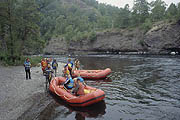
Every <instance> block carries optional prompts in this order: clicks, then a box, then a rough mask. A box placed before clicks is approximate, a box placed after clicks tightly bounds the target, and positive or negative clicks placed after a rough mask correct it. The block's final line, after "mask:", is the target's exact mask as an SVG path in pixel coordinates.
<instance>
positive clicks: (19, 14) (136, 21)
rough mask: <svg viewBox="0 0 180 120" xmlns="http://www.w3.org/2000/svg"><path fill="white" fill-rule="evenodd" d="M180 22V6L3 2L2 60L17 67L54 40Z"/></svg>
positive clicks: (72, 0)
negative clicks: (18, 62)
mask: <svg viewBox="0 0 180 120" xmlns="http://www.w3.org/2000/svg"><path fill="white" fill-rule="evenodd" d="M178 19H180V3H179V4H177V5H175V4H173V3H172V4H170V5H169V6H168V5H167V4H166V3H165V2H164V1H163V0H155V1H153V2H151V3H148V2H147V0H135V1H134V6H133V7H132V8H130V7H129V5H128V4H126V5H125V6H124V8H118V7H115V6H110V5H106V4H101V3H98V2H97V1H96V0H68V1H67V0H1V1H0V60H1V61H5V62H6V63H12V64H16V63H17V61H21V60H22V59H23V56H24V55H31V54H40V53H42V52H43V48H44V46H45V45H46V43H48V41H49V40H50V39H51V38H52V37H55V38H58V37H60V38H63V39H65V40H66V41H67V43H70V42H71V41H82V40H87V39H89V40H92V41H93V40H95V39H96V32H101V31H104V30H106V29H108V31H109V30H113V29H132V28H136V27H140V28H141V29H144V30H145V31H148V30H149V29H151V28H152V26H153V24H154V23H156V22H159V21H171V22H172V21H177V20H178Z"/></svg>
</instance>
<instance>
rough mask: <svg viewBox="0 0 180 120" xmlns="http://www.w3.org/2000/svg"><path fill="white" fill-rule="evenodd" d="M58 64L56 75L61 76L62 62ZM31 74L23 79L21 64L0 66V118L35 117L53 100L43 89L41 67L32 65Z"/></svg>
mask: <svg viewBox="0 0 180 120" xmlns="http://www.w3.org/2000/svg"><path fill="white" fill-rule="evenodd" d="M58 64H59V67H58V74H57V76H61V75H62V72H61V71H62V68H63V65H64V64H63V63H58ZM31 76H32V78H31V79H28V80H26V79H25V71H24V67H23V66H12V67H3V66H0V86H1V87H0V120H16V119H18V120H21V119H22V120H24V119H26V120H27V119H29V120H32V119H37V118H38V113H40V111H42V110H44V109H45V108H46V106H47V105H48V104H50V103H51V102H52V101H53V99H52V97H51V96H50V95H49V93H48V92H47V90H46V89H45V77H44V76H43V75H42V71H41V67H32V69H31ZM41 103H43V104H41ZM29 111H30V112H29Z"/></svg>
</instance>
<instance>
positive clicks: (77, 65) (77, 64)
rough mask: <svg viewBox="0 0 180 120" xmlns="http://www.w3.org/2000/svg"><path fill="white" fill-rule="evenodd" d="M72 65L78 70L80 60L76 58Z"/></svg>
mask: <svg viewBox="0 0 180 120" xmlns="http://www.w3.org/2000/svg"><path fill="white" fill-rule="evenodd" d="M74 66H75V70H79V69H80V61H79V60H78V59H76V60H75V61H74Z"/></svg>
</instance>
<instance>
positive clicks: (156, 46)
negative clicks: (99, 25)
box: [44, 21, 180, 54]
mask: <svg viewBox="0 0 180 120" xmlns="http://www.w3.org/2000/svg"><path fill="white" fill-rule="evenodd" d="M84 51H88V52H92V51H93V52H118V53H120V52H122V53H123V52H140V53H144V52H146V53H150V54H168V53H170V52H172V51H174V52H179V53H180V21H179V22H177V23H165V22H159V23H156V24H155V25H154V26H153V27H152V29H150V30H149V31H148V32H146V33H145V32H144V31H143V30H141V29H139V28H135V29H131V30H130V29H121V30H114V31H112V30H111V31H106V32H99V33H97V34H96V39H95V40H88V39H85V40H81V41H76V42H70V43H69V44H68V43H67V42H66V41H65V40H64V39H63V38H53V39H51V41H49V43H48V45H47V46H46V48H45V50H44V52H45V53H46V54H66V53H70V52H71V53H72V52H84Z"/></svg>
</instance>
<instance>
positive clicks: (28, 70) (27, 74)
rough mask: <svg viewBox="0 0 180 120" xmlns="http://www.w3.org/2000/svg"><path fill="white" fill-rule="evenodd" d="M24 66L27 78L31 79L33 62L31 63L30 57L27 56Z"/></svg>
mask: <svg viewBox="0 0 180 120" xmlns="http://www.w3.org/2000/svg"><path fill="white" fill-rule="evenodd" d="M24 68H25V72H26V80H27V79H28V77H29V79H31V71H30V69H31V63H30V60H29V58H26V60H25V62H24Z"/></svg>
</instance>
